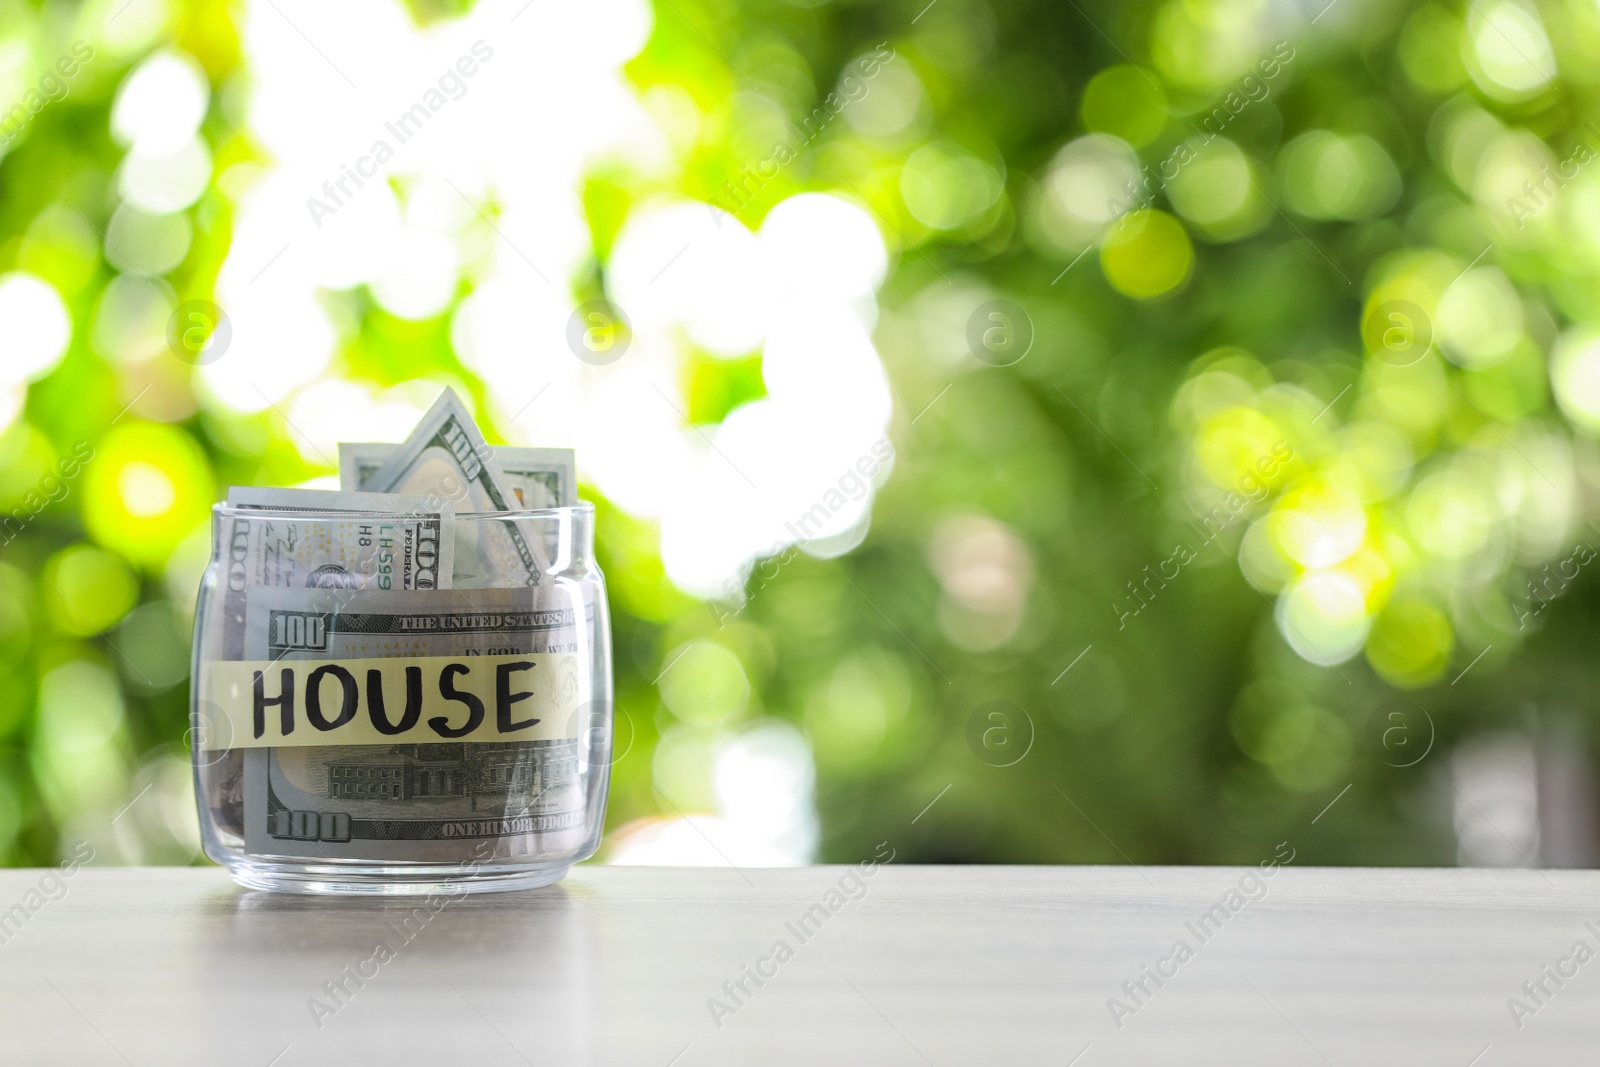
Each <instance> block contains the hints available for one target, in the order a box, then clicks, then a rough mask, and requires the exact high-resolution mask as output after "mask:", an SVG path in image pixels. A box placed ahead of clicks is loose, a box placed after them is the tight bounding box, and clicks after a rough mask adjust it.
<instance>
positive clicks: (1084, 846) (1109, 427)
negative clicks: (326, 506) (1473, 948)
mask: <svg viewBox="0 0 1600 1067" xmlns="http://www.w3.org/2000/svg"><path fill="white" fill-rule="evenodd" d="M582 7H583V9H582V10H579V11H571V10H561V9H559V8H558V7H557V6H555V5H552V4H549V3H548V2H547V0H533V2H531V3H528V2H525V0H515V2H513V3H508V4H491V3H488V2H483V3H479V4H477V5H471V4H467V3H459V2H454V0H417V2H415V3H413V4H412V5H411V6H410V7H409V8H408V7H404V6H401V5H399V4H394V3H389V2H386V0H364V2H360V3H350V4H340V5H316V4H311V3H300V2H290V0H276V2H258V0H250V2H246V3H230V4H201V3H192V4H191V3H185V2H182V0H109V2H106V3H99V2H91V3H87V4H83V5H72V4H66V3H50V2H45V3H29V2H3V3H0V108H4V109H8V110H5V111H4V112H0V139H3V146H0V153H3V155H0V530H3V533H0V857H3V858H4V861H5V862H6V863H9V864H13V865H18V864H38V863H46V862H50V861H51V860H52V859H53V858H54V857H55V856H56V855H57V853H58V852H59V851H64V850H66V849H68V848H69V847H70V846H71V844H72V843H73V842H74V841H76V840H78V839H80V838H87V839H89V840H90V841H92V842H93V843H95V845H96V848H97V852H98V856H99V862H129V863H173V862H177V863H185V862H202V861H201V860H200V858H199V855H198V842H197V835H196V829H195V822H194V814H193V808H192V803H193V802H192V793H191V786H190V782H189V772H188V764H187V748H186V745H187V737H186V733H185V731H186V726H187V721H188V717H187V710H186V701H187V692H188V688H187V679H188V673H189V663H188V648H189V640H188V630H189V627H190V625H191V620H192V611H193V604H194V597H195V590H196V585H197V582H198V579H199V575H200V571H201V569H202V568H203V566H204V563H205V560H206V557H207V553H208V551H209V526H208V513H207V509H208V507H209V506H210V505H211V503H213V502H214V501H215V500H217V499H220V496H221V494H222V492H224V491H225V489H226V487H227V486H228V485H230V484H254V485H300V484H308V485H313V486H326V485H332V484H334V474H335V463H334V462H333V459H334V457H335V455H336V453H335V442H337V441H338V440H340V439H354V440H360V439H394V440H397V439H399V438H400V437H401V436H403V435H404V433H405V432H406V430H407V429H408V428H409V426H410V424H411V422H413V421H414V419H415V418H416V416H417V415H418V414H419V413H420V412H421V411H422V410H423V409H424V408H425V407H426V406H427V404H428V403H429V402H431V400H432V399H433V396H434V395H435V394H436V393H437V392H438V389H439V388H440V387H441V386H442V385H445V384H452V385H455V386H456V387H458V388H459V389H461V390H462V392H463V394H464V395H468V396H470V397H471V398H472V399H473V402H474V403H475V404H476V405H477V407H478V413H479V416H480V420H481V422H482V424H483V427H484V430H485V433H486V435H487V436H488V437H489V439H490V440H491V441H507V442H512V443H519V444H552V445H567V446H576V447H577V448H578V466H579V473H580V477H581V478H582V479H583V481H584V484H585V491H584V495H585V497H586V498H589V499H593V500H594V501H595V502H596V503H597V505H598V507H599V511H600V523H599V531H600V532H599V540H600V545H599V553H600V562H601V565H602V567H603V568H604V570H605V573H606V575H607V577H608V580H609V582H610V588H611V597H612V608H613V611H614V638H615V651H616V675H617V701H618V720H619V725H618V753H619V758H618V761H617V763H616V766H615V768H614V782H613V787H612V793H611V808H610V812H609V816H608V837H607V843H606V846H605V851H604V852H603V853H602V856H603V858H609V859H611V860H614V861H619V862H667V863H690V862H709V863H718V862H725V861H729V860H731V861H733V862H738V863H740V864H741V865H742V864H761V863H785V862H803V861H807V860H811V859H820V860H826V861H837V862H850V861H854V860H858V859H861V858H863V857H865V856H867V855H870V854H872V853H873V852H874V849H875V847H876V844H877V842H880V841H888V842H890V843H892V844H893V846H894V847H895V848H896V849H897V855H898V857H899V858H901V859H903V860H907V861H941V862H1108V863H1122V862H1134V863H1199V862H1254V861H1256V860H1259V859H1261V858H1263V857H1265V856H1267V855H1269V854H1271V853H1272V851H1273V848H1274V846H1275V844H1276V843H1277V842H1279V841H1283V840H1289V841H1291V842H1292V843H1293V845H1294V847H1295V848H1296V850H1297V860H1296V862H1300V863H1332V864H1438V863H1444V864H1448V863H1454V862H1464V863H1504V864H1523V863H1535V862H1539V863H1550V864H1571V865H1585V864H1592V863H1594V862H1595V860H1596V856H1595V832H1594V819H1593V813H1594V790H1593V788H1592V785H1591V779H1592V767H1593V762H1594V760H1593V754H1592V753H1593V749H1592V742H1591V736H1592V732H1593V731H1592V726H1591V724H1592V723H1593V722H1594V720H1595V716H1594V701H1593V696H1592V693H1593V689H1594V682H1595V680H1596V670H1597V668H1596V665H1595V660H1594V659H1593V658H1592V656H1593V652H1592V649H1593V641H1594V637H1595V634H1596V621H1595V618H1594V615H1595V608H1596V607H1597V606H1600V597H1597V596H1596V582H1595V579H1594V576H1593V574H1592V573H1591V572H1592V571H1595V570H1600V568H1590V567H1588V566H1587V564H1588V563H1589V562H1591V561H1592V560H1593V559H1594V556H1595V551H1596V549H1600V529H1597V528H1596V527H1595V526H1594V525H1593V524H1592V520H1593V519H1594V518H1595V517H1596V516H1597V515H1600V506H1597V499H1596V496H1597V489H1600V451H1597V449H1596V433H1597V431H1600V330H1597V328H1596V324H1597V323H1600V319H1597V318H1596V311H1595V308H1596V306H1597V305H1596V297H1597V295H1600V286H1597V284H1596V283H1597V280H1600V182H1597V180H1596V177H1595V174H1596V173H1597V172H1600V166H1591V165H1590V164H1591V162H1592V161H1593V159H1594V158H1595V156H1596V154H1597V153H1600V126H1597V125H1596V122H1597V120H1600V7H1597V6H1596V5H1595V4H1593V3H1590V2H1587V0H1585V2H1579V0H1567V2H1553V0H1552V2H1543V3H1522V2H1516V0H1472V2H1468V3H1445V4H1437V3H1421V4H1418V3H1403V2H1368V0H1334V2H1333V3H1331V4H1326V6H1324V3H1323V0H1315V2H1313V3H1311V4H1296V3H1284V2H1269V0H1154V2H1143V0H1140V2H1124V3H1112V2H1106V0H1076V2H1069V3H1067V4H1054V3H1034V2H1026V0H1015V2H1012V3H1005V4H998V3H994V4H991V3H985V2H982V0H933V2H932V3H925V0H909V2H905V3H901V2H885V3H866V2H832V3H830V2H813V0H794V2H788V3H784V2H777V0H658V2H657V3H655V4H653V5H652V4H650V3H647V2H646V0H605V2H601V3H596V4H593V5H583V6H582ZM485 53H487V55H486V54H485ZM407 115H409V116H411V123H410V125H409V126H408V125H406V124H405V123H403V122H402V123H401V124H400V125H398V126H397V125H396V123H397V120H399V119H400V117H401V116H407ZM380 146H381V147H380ZM680 246H681V247H680ZM595 301H601V302H602V303H592V302H595ZM219 309H220V310H219ZM622 319H625V320H626V329H620V328H619V327H618V325H617V324H618V322H619V321H621V320H622ZM891 446H892V451H891ZM891 455H892V460H891V459H890V458H889V457H890V456H891ZM797 541H803V542H804V543H803V544H801V545H800V546H798V547H797V546H796V542H797Z"/></svg>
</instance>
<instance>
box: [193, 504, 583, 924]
mask: <svg viewBox="0 0 1600 1067" xmlns="http://www.w3.org/2000/svg"><path fill="white" fill-rule="evenodd" d="M212 546H213V547H212V556H211V563H210V565H209V566H208V567H207V568H206V572H205V577H204V578H203V579H202V582H201V588H200V598H199V605H198V609H197V611H196V614H195V637H194V670H193V675H192V683H191V734H192V739H193V750H194V755H193V759H194V772H195V796H196V802H197V807H198V808H199V815H200V829H201V838H202V841H203V842H204V845H205V851H206V855H208V856H210V857H211V858H212V859H214V860H216V861H217V862H218V863H220V864H222V865H223V866H225V867H226V868H228V871H229V872H230V873H231V874H232V875H233V877H234V879H235V880H236V881H238V882H239V883H240V884H242V885H245V886H249V887H251V888H256V889H276V890H287V891H291V892H308V893H309V892H332V893H338V892H365V893H449V894H457V893H460V892H463V891H465V892H473V891H492V890H509V889H525V888H530V887H533V886H539V885H545V884H548V883H550V882H554V881H556V880H558V879H560V878H561V877H562V876H563V875H565V874H566V872H567V869H568V868H569V867H571V866H572V864H574V863H577V862H578V861H580V860H583V859H586V858H587V857H589V856H591V855H593V854H594V851H595V849H596V848H597V847H598V845H599V841H600V833H601V828H602V825H603V823H604V816H605V803H606V789H607V786H608V784H609V780H610V763H611V737H612V713H611V709H612V703H611V700H612V692H611V631H610V621H609V616H608V613H607V608H606V595H605V583H604V579H603V578H602V576H601V574H600V571H599V569H598V568H597V567H596V566H595V562H594V552H593V549H594V508H593V507H592V506H590V505H580V506H578V507H570V508H552V509H548V510H544V511H522V512H508V513H494V514H462V515H459V516H455V517H454V519H451V518H449V517H446V516H437V515H435V516H419V515H387V514H381V513H364V512H355V513H353V512H345V511H340V512H326V511H302V510H291V509H285V510H274V509H271V508H256V507H249V508H245V507H230V506H227V505H220V504H219V505H217V506H216V507H215V508H213V511H212ZM524 566H526V567H527V568H528V569H527V570H525V569H524ZM530 571H531V572H532V573H531V574H530ZM530 582H533V583H535V584H531V585H530V584H529V583H530Z"/></svg>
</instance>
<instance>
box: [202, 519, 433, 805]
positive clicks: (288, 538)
mask: <svg viewBox="0 0 1600 1067" xmlns="http://www.w3.org/2000/svg"><path fill="white" fill-rule="evenodd" d="M228 502H229V504H230V506H232V507H234V508H235V509H236V513H234V514H231V515H224V516H222V517H221V518H220V519H219V520H218V521H219V522H220V523H221V524H222V526H221V528H220V529H219V530H218V531H217V536H218V538H219V539H220V540H221V541H222V543H223V551H224V555H223V557H222V558H221V559H220V562H221V564H222V567H223V569H222V573H221V574H219V575H218V584H219V585H220V586H221V590H220V593H221V595H220V597H219V599H218V602H217V605H216V609H215V610H216V614H215V615H212V616H210V617H209V618H204V619H202V625H203V626H204V627H205V628H206V630H207V632H208V634H209V635H210V636H209V638H208V641H207V645H208V647H209V648H211V649H214V650H215V656H216V658H218V659H223V660H240V659H243V658H244V644H245V625H246V598H247V594H248V592H249V590H250V589H252V588H261V587H274V586H276V587H279V588H287V589H298V590H305V589H333V590H337V591H338V592H339V595H343V596H347V595H348V594H349V593H350V592H352V591H358V590H362V589H378V590H390V589H436V588H439V587H440V586H441V585H444V586H448V585H449V584H450V574H451V571H452V568H453V566H454V559H455V522H454V518H455V512H454V509H453V508H452V507H451V506H450V504H449V503H448V502H445V503H442V504H441V503H438V502H437V501H430V500H427V499H425V498H423V497H414V496H404V495H397V494H385V493H333V492H318V491H315V490H302V489H254V488H234V489H231V490H229V493H228ZM334 504H337V505H338V507H337V509H333V508H330V505H334ZM250 511H259V512H261V513H260V514H248V512H250ZM287 512H295V513H299V514H281V513H287ZM198 707H200V708H201V709H202V710H204V708H205V705H204V703H203V702H202V703H200V704H199V705H198ZM197 726H198V727H199V729H200V734H199V736H200V737H210V738H212V739H221V738H226V737H231V735H230V734H222V733H218V732H216V731H217V730H219V729H221V727H220V726H219V725H218V724H207V723H205V722H204V721H202V722H200V723H197ZM208 731H209V732H208ZM211 759H212V761H213V764H214V767H213V770H212V772H211V773H210V774H209V775H207V779H208V782H209V783H210V789H209V793H208V796H207V802H208V803H209V805H210V806H211V808H212V810H213V811H214V812H215V813H216V817H217V821H218V824H219V825H220V826H222V827H223V828H224V829H228V830H231V831H233V832H236V833H237V832H240V831H241V830H242V823H241V810H242V809H241V804H242V789H243V773H244V764H243V757H242V754H241V753H240V752H238V751H237V750H231V749H229V750H225V751H223V752H221V753H220V754H218V755H216V756H214V757H211Z"/></svg>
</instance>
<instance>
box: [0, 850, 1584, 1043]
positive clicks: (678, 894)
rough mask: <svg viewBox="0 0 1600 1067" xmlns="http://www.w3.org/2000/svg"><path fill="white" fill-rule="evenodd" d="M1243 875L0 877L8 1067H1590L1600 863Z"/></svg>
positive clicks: (32, 873) (600, 871) (909, 872)
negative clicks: (252, 882)
mask: <svg viewBox="0 0 1600 1067" xmlns="http://www.w3.org/2000/svg"><path fill="white" fill-rule="evenodd" d="M1252 870H1253V869H1251V868H1226V867H1208V868H1201V867H1187V868H1180V867H1146V868H1139V869H1134V868H1128V867H1120V868H1108V867H907V866H898V865H882V866H878V867H876V868H875V869H872V870H871V877H870V878H866V877H862V876H861V873H860V872H859V870H858V869H856V868H848V867H808V868H794V869H783V870H745V871H742V872H741V871H737V870H733V869H728V868H721V869H706V868H643V867H581V868H578V869H576V870H574V871H573V872H572V874H571V875H570V876H569V877H568V878H567V880H566V881H565V882H562V883H561V884H559V885H555V886H551V887H548V888H546V889H540V890H532V891H527V892H522V893H514V894H503V895H493V896H474V897H462V898H459V899H456V900H453V901H446V900H435V901H434V906H435V907H436V908H437V909H438V910H437V911H430V910H429V908H428V906H427V905H426V904H425V903H424V902H422V901H419V900H416V899H409V900H402V899H395V898H387V899H373V898H352V899H322V898H310V897H296V896H282V895H275V894H268V893H260V892H251V891H247V890H242V889H239V888H236V887H235V886H234V885H233V884H232V883H231V882H230V881H229V880H228V878H227V876H226V875H225V874H224V873H223V872H222V871H220V870H215V869H197V868H191V869H159V868H156V869H121V870H115V869H95V868H88V867H85V868H82V869H80V870H78V871H77V872H76V873H75V874H74V875H73V877H72V878H71V879H69V880H66V881H64V882H62V881H58V880H57V878H56V877H52V876H50V872H47V871H38V870H10V871H4V872H0V920H5V916H7V915H8V914H9V916H10V919H9V920H5V921H3V922H0V938H3V939H4V941H3V944H0V1065H6V1067H12V1065H17V1067H20V1065H35V1064H66V1065H71V1067H95V1065H99V1064H106V1065H115V1064H127V1065H133V1067H144V1065H146V1064H149V1065H158V1064H159V1065H163V1067H168V1065H172V1067H176V1065H183V1064H205V1065H207V1067H213V1065H220V1064H228V1065H233V1067H238V1065H245V1067H268V1065H269V1064H270V1065H273V1067H293V1065H297V1064H324V1063H325V1064H341V1065H348V1064H371V1063H402V1064H409V1063H419V1064H421V1063H427V1064H440V1063H447V1062H448V1063H452V1064H455V1063H461V1062H463V1059H462V1057H463V1054H466V1055H470V1056H471V1057H472V1058H471V1061H470V1062H471V1063H472V1064H473V1065H474V1067H477V1065H497V1064H507V1065H515V1064H523V1063H526V1064H539V1065H543V1064H547V1063H550V1064H556V1063H559V1064H589V1063H594V1064H611V1063H618V1064H621V1063H626V1064H634V1065H642V1067H669V1065H671V1067H694V1065H697V1064H739V1065H749V1064H789V1063H794V1064H807V1065H811V1064H821V1063H846V1064H857V1063H859V1064H882V1065H886V1067H893V1065H901V1064H904V1065H907V1067H917V1065H932V1067H946V1065H955V1064H1053V1065H1057V1067H1061V1065H1067V1064H1072V1065H1074V1067H1100V1065H1103V1064H1141V1065H1143V1064H1153V1063H1184V1064H1210V1063H1217V1064H1223V1063H1227V1064H1243V1063H1250V1064H1255V1063H1271V1064H1273V1065H1286V1067H1292V1065H1299V1064H1304V1065H1308V1067H1330V1065H1338V1067H1343V1065H1346V1064H1349V1065H1352V1067H1354V1065H1357V1064H1362V1065H1366V1064H1391V1063H1392V1064H1406V1065H1408V1067H1413V1065H1427V1064H1438V1065H1442V1067H1468V1065H1472V1067H1499V1065H1502V1064H1541V1065H1546V1064H1561V1063H1573V1064H1577V1063H1584V1064H1590V1063H1594V1062H1596V1059H1597V1055H1596V1049H1597V1048H1600V962H1592V961H1591V960H1590V955H1591V954H1592V952H1593V951H1594V950H1600V933H1597V930H1600V872H1589V871H1582V872H1580V871H1544V872H1540V871H1527V870H1524V871H1488V870H1415V869H1407V870H1401V869H1339V870H1333V869H1317V868H1296V867H1292V866H1291V867H1283V868H1279V869H1277V870H1275V871H1274V872H1273V875H1272V877H1271V878H1270V879H1267V878H1261V879H1260V881H1259V882H1258V881H1257V880H1256V878H1257V875H1252V874H1251V873H1250V872H1251V871H1252ZM1258 887H1259V888H1258ZM63 890H64V892H63ZM15 906H20V907H21V908H22V909H23V912H22V914H21V916H20V917H19V916H18V913H17V912H16V911H15V910H14V907H15ZM418 907H421V908H422V910H421V911H420V912H418V911H416V910H415V909H416V908H418ZM35 908H36V910H34V909H35ZM807 915H809V916H810V918H809V919H804V917H805V916H807ZM1207 915H1209V916H1210V918H1209V919H1207V918H1205V916H1207ZM803 920H804V921H803ZM1591 922H1592V923H1594V926H1592V927H1591V926H1589V925H1587V924H1588V923H1591ZM1179 942H1182V943H1184V945H1185V946H1186V947H1187V948H1188V950H1189V951H1188V952H1184V951H1182V950H1179V951H1178V952H1177V953H1176V954H1174V949H1175V948H1177V945H1178V943H1179ZM1579 942H1583V943H1585V945H1586V946H1587V951H1578V952H1577V953H1576V955H1575V954H1574V949H1575V946H1576V945H1577V944H1578V943H1579ZM780 943H782V944H783V945H784V946H785V948H778V946H779V944H780ZM380 945H381V946H382V948H380V947H379V946H380ZM1580 957H1581V960H1580ZM1546 965H1548V966H1549V967H1550V968H1552V970H1553V971H1554V970H1557V969H1559V970H1564V971H1566V972H1567V973H1568V974H1573V972H1576V973H1575V974H1573V977H1570V978H1561V979H1560V983H1561V984H1559V985H1558V984H1557V981H1556V980H1554V979H1552V978H1550V977H1546V972H1544V971H1543V968H1544V967H1545V966H1546ZM1146 967H1149V968H1151V969H1153V970H1156V971H1158V972H1161V973H1165V974H1166V975H1168V977H1164V978H1160V982H1161V984H1160V985H1157V979H1156V978H1151V977H1147V976H1146V970H1145V968H1146ZM347 968H348V970H347ZM752 972H759V973H761V974H765V975H766V977H762V978H760V983H761V984H759V985H758V984H757V981H756V979H755V978H752V977H749V975H750V974H751V973H752ZM363 976H365V977H363ZM1158 977H1159V975H1158ZM1141 979H1142V981H1143V986H1144V990H1143V991H1140V989H1139V987H1138V985H1137V984H1134V985H1132V991H1133V995H1130V993H1129V992H1128V991H1127V990H1126V989H1124V986H1123V984H1124V983H1125V982H1128V983H1138V982H1139V981H1140V980H1141ZM1540 980H1542V981H1543V983H1544V985H1545V989H1546V990H1547V991H1548V992H1540V991H1539V990H1538V989H1537V987H1535V992H1536V993H1538V997H1537V999H1535V998H1534V997H1532V996H1530V995H1528V994H1527V993H1525V992H1524V990H1523V983H1524V982H1528V981H1540ZM341 982H342V984H343V987H344V989H343V991H340V990H339V988H338V985H337V984H331V983H341ZM741 982H742V984H743V986H744V990H743V991H741V990H740V989H739V988H738V984H739V983H741ZM724 983H728V985H727V986H725V985H724ZM330 990H332V991H331V992H330ZM1113 997H1116V998H1118V1002H1120V1004H1121V1005H1122V1007H1121V1008H1120V1009H1117V1010H1115V1011H1114V1010H1113V1007H1114V1003H1113V1002H1112V1000H1111V998H1113ZM1513 997H1515V998H1519V999H1520V1001H1521V1002H1522V1003H1523V1004H1524V1005H1525V1006H1526V1008H1527V1010H1526V1011H1521V1012H1518V1013H1516V1017H1514V1016H1513V1011H1512V1004H1511V1003H1510V1001H1511V998H1513ZM1519 1024H1520V1025H1519Z"/></svg>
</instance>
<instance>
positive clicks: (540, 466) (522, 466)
mask: <svg viewBox="0 0 1600 1067" xmlns="http://www.w3.org/2000/svg"><path fill="white" fill-rule="evenodd" d="M399 447H400V446H399V445H398V444H391V443H388V442H382V441H340V442H339V488H341V489H345V490H360V489H366V488H367V486H368V484H369V483H370V481H371V478H372V475H373V473H374V472H375V471H377V469H378V468H379V467H381V466H383V464H384V462H385V461H386V460H388V458H389V457H390V456H392V455H394V452H395V449H397V448H399ZM489 464H490V466H492V467H494V468H495V469H496V470H497V471H499V473H500V475H501V476H502V477H503V478H504V479H505V480H506V481H507V482H508V483H509V484H510V486H511V491H512V492H514V493H515V494H516V495H517V503H518V505H519V507H520V508H521V509H522V510H525V511H532V510H537V509H539V508H570V507H573V506H575V505H576V504H577V503H578V479H577V462H576V459H575V458H574V455H573V451H572V449H570V448H525V447H522V446H519V445H490V446H489Z"/></svg>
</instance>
